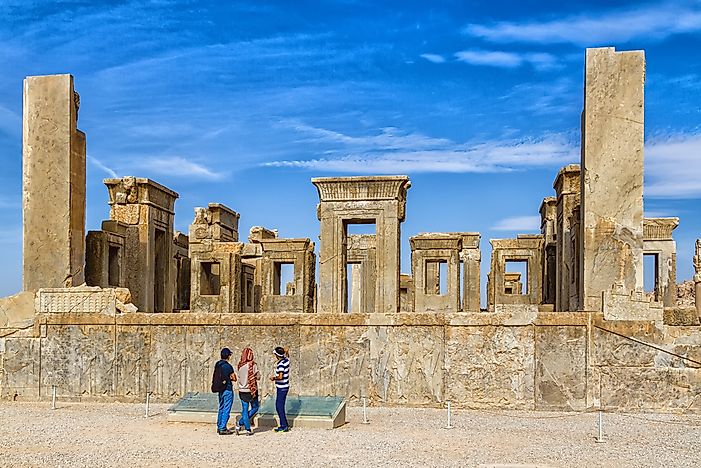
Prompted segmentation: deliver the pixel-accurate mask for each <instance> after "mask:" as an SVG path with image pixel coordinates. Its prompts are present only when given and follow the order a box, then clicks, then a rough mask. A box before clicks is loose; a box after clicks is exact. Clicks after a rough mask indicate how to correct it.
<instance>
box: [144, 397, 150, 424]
mask: <svg viewBox="0 0 701 468" xmlns="http://www.w3.org/2000/svg"><path fill="white" fill-rule="evenodd" d="M150 400H151V392H146V414H145V415H144V417H145V418H148V407H149V403H150V402H151V401H150Z"/></svg>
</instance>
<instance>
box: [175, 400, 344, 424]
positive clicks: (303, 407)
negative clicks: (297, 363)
mask: <svg viewBox="0 0 701 468" xmlns="http://www.w3.org/2000/svg"><path fill="white" fill-rule="evenodd" d="M218 405H219V403H218V399H217V394H216V393H206V392H189V393H187V394H186V395H185V396H184V397H183V398H181V399H180V400H178V402H177V403H175V404H174V405H173V406H171V407H170V408H169V409H168V421H172V422H200V423H212V424H214V423H216V422H217V408H218ZM285 408H286V414H287V419H288V421H289V423H290V426H292V427H306V428H316V429H335V428H337V427H340V426H342V425H344V424H345V423H346V401H345V400H344V399H343V398H341V397H318V396H289V397H288V398H287V404H286V405H285ZM240 410H241V403H240V401H239V399H238V395H235V396H234V405H233V407H232V410H231V417H232V419H231V422H232V423H233V421H234V420H233V418H234V417H235V416H236V415H237V414H240ZM229 425H230V426H231V425H233V424H229ZM253 426H254V427H277V426H278V420H277V415H276V412H275V398H274V397H273V396H272V395H271V396H268V397H267V398H266V399H265V400H264V401H263V403H262V404H261V406H260V409H259V410H258V415H256V417H255V418H254V423H253Z"/></svg>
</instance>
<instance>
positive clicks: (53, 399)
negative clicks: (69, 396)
mask: <svg viewBox="0 0 701 468" xmlns="http://www.w3.org/2000/svg"><path fill="white" fill-rule="evenodd" d="M51 409H52V410H54V409H56V385H52V386H51Z"/></svg>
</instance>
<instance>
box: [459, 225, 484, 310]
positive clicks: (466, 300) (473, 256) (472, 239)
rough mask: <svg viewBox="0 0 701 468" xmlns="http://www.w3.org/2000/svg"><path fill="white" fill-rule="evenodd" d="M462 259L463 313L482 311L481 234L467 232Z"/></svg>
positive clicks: (463, 239)
mask: <svg viewBox="0 0 701 468" xmlns="http://www.w3.org/2000/svg"><path fill="white" fill-rule="evenodd" d="M460 259H461V260H462V263H463V272H462V288H463V289H462V310H463V312H479V311H480V262H481V260H482V254H481V252H480V234H479V233H478V232H466V233H463V236H462V251H461V252H460Z"/></svg>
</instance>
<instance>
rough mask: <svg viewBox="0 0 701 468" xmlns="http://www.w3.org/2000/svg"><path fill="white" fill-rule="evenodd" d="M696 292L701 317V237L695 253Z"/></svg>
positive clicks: (697, 241) (698, 312)
mask: <svg viewBox="0 0 701 468" xmlns="http://www.w3.org/2000/svg"><path fill="white" fill-rule="evenodd" d="M694 292H695V293H696V294H695V302H696V314H697V315H698V316H699V319H701V239H696V255H694Z"/></svg>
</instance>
